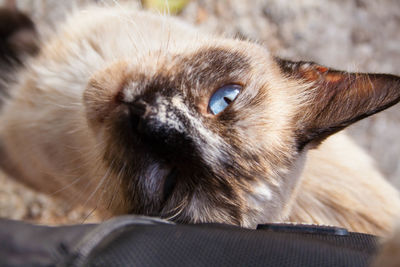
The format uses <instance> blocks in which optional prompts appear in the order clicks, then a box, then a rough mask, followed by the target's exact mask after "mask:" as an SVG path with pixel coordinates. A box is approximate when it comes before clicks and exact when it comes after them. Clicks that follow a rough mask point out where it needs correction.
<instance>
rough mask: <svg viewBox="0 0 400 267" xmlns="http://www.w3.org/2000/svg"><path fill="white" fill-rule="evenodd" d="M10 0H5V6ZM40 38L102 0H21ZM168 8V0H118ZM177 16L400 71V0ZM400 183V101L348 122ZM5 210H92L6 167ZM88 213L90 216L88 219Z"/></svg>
mask: <svg viewBox="0 0 400 267" xmlns="http://www.w3.org/2000/svg"><path fill="white" fill-rule="evenodd" d="M5 2H7V0H0V6H1V5H3V4H5ZM16 2H17V5H18V8H19V9H20V10H22V11H24V12H26V13H27V14H29V15H30V16H31V17H32V18H33V20H34V22H35V23H36V24H37V28H38V30H39V32H40V35H41V36H42V38H47V36H49V34H50V33H51V31H52V29H54V28H55V26H56V25H57V24H58V23H59V22H61V21H62V20H63V19H64V18H65V16H66V15H67V14H68V12H70V11H71V10H72V9H73V8H74V7H83V6H85V5H87V4H90V3H103V4H112V3H113V2H116V1H111V0H110V1H107V0H104V1H96V0H70V1H59V0H20V1H18V0H17V1H16ZM118 2H120V3H122V2H133V3H136V4H137V6H138V7H139V8H142V6H144V7H145V8H149V9H158V10H162V8H163V7H162V6H163V4H164V3H165V0H148V1H145V0H144V1H134V0H132V1H128V0H126V1H123V0H120V1H118ZM169 6H170V11H171V12H172V13H175V14H176V16H179V17H181V18H182V19H184V20H186V21H188V22H190V23H192V24H196V25H198V26H199V27H201V28H203V29H206V30H208V31H211V32H215V33H220V34H226V35H228V36H236V37H240V38H245V39H250V40H255V41H257V42H259V43H261V44H264V45H266V46H268V47H269V49H270V51H271V52H272V53H274V54H276V55H278V56H281V57H285V58H289V59H294V60H311V61H316V62H318V63H320V64H324V65H327V66H329V67H333V68H337V69H343V70H347V71H358V72H381V73H382V72H383V73H392V74H396V75H400V1H398V0H379V1H376V0H247V1H243V0H224V1H223V0H221V1H215V0H192V1H187V0H169ZM348 132H349V134H350V135H351V136H353V137H354V139H355V141H356V142H357V143H358V144H360V145H361V146H362V147H363V148H364V149H365V150H366V151H368V152H369V153H370V154H371V155H372V156H373V157H374V158H375V160H376V162H377V166H378V168H379V169H380V170H381V171H382V172H383V173H384V174H385V175H386V176H387V177H388V179H389V180H390V181H391V182H392V183H393V184H394V185H396V186H397V187H398V188H400V164H399V163H400V105H397V106H395V107H392V108H390V109H388V110H386V111H384V112H381V113H379V114H378V115H375V116H373V117H371V118H368V119H365V120H362V121H361V122H358V123H356V124H355V125H353V126H351V127H350V128H349V129H348ZM0 183H1V184H2V186H1V188H0V216H5V217H9V218H14V219H25V220H32V221H36V222H40V221H53V222H54V223H58V222H77V221H79V220H81V221H82V220H86V219H87V217H90V216H89V215H90V211H87V210H85V209H84V208H81V209H71V207H70V205H68V203H62V202H60V201H59V200H54V199H52V198H49V197H48V196H44V195H42V194H39V193H36V192H33V191H31V190H29V189H27V188H25V187H24V186H22V185H19V184H17V183H15V182H13V181H11V180H8V179H7V178H6V177H5V176H4V175H2V174H1V173H0ZM89 220H90V219H89Z"/></svg>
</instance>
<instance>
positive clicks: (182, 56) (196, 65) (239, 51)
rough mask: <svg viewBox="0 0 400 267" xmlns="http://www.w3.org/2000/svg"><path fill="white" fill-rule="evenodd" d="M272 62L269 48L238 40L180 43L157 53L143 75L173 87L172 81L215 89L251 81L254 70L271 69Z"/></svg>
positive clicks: (176, 83) (194, 87) (181, 84)
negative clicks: (187, 46) (183, 46)
mask: <svg viewBox="0 0 400 267" xmlns="http://www.w3.org/2000/svg"><path fill="white" fill-rule="evenodd" d="M270 61H271V60H270V58H269V54H268V52H267V50H266V49H263V48H260V47H257V46H252V47H250V45H249V44H248V43H245V42H239V41H238V42H234V41H231V40H228V41H225V42H223V41H219V42H214V43H213V42H211V43H201V44H200V45H199V44H196V45H193V47H191V48H190V49H182V47H180V46H177V47H176V48H175V49H170V50H168V51H156V52H154V61H148V62H146V63H144V64H150V66H149V69H150V71H147V72H145V73H144V74H145V75H144V76H143V77H145V78H146V80H147V82H149V83H153V84H154V83H170V84H169V85H166V84H165V85H164V86H173V85H172V84H171V82H173V83H175V87H177V86H179V87H182V86H186V87H190V89H191V90H194V89H200V87H201V89H209V90H215V89H216V88H218V87H221V86H223V85H225V84H230V83H236V84H246V83H248V82H249V80H251V79H253V78H255V75H256V73H255V70H256V69H257V68H258V67H259V66H260V65H266V67H265V68H268V65H269V64H271V63H270ZM153 62H156V64H154V63H153ZM139 64H141V63H140V62H139ZM141 68H143V66H141ZM160 85H161V86H162V84H160ZM178 89H179V88H178Z"/></svg>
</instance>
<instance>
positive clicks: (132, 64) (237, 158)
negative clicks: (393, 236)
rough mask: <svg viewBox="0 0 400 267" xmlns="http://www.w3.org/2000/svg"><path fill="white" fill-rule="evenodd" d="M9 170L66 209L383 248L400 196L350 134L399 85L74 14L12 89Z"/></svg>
mask: <svg viewBox="0 0 400 267" xmlns="http://www.w3.org/2000/svg"><path fill="white" fill-rule="evenodd" d="M7 90H8V91H9V95H10V97H8V98H7V99H6V100H5V102H4V104H3V107H2V110H1V113H0V142H1V143H0V165H1V167H2V168H3V170H4V171H5V172H7V173H8V174H9V175H10V176H12V177H14V178H15V179H18V180H19V181H22V182H24V183H25V184H27V185H30V186H31V187H33V188H36V189H38V190H40V191H43V192H47V193H50V194H51V193H54V192H58V194H59V195H60V197H62V198H63V199H64V200H65V201H68V202H71V203H77V204H83V205H86V206H89V207H93V208H97V210H100V211H102V212H103V213H104V218H106V217H108V216H110V215H111V216H112V215H119V214H126V213H132V214H144V215H150V216H159V217H162V218H166V219H169V220H172V221H176V222H181V223H198V222H220V223H228V224H234V225H240V226H243V227H255V226H256V225H257V224H260V223H267V222H284V221H293V222H301V223H316V224H329V225H338V226H343V227H346V228H349V229H350V230H352V231H358V232H368V233H373V234H378V235H384V234H387V233H388V232H390V230H391V228H392V222H393V220H394V219H395V217H396V215H397V213H398V211H399V208H400V199H399V195H398V192H397V191H396V190H395V189H394V188H393V187H392V186H391V185H390V184H389V183H388V182H387V181H386V180H385V179H384V177H383V176H382V175H381V173H380V172H379V171H378V170H377V169H376V168H375V166H374V163H373V162H372V160H371V159H370V157H369V156H368V155H367V154H366V153H364V151H362V150H361V149H360V148H359V147H358V146H356V145H355V143H353V141H352V140H351V139H349V138H348V137H347V136H346V135H345V134H343V133H339V131H341V130H342V129H344V128H345V127H347V126H348V125H350V124H352V123H354V122H356V121H358V120H360V119H363V118H365V117H367V116H370V115H372V114H374V113H377V112H379V111H382V110H384V109H386V108H388V107H390V106H392V105H394V104H396V103H397V102H399V101H400V78H399V77H396V76H393V75H388V74H366V73H348V72H343V71H338V70H333V69H330V68H328V67H324V66H321V65H318V64H316V63H312V62H292V61H290V60H284V59H279V58H276V57H274V56H272V55H271V54H270V53H269V52H268V50H267V49H266V48H265V47H263V46H260V45H258V44H256V43H252V42H249V41H243V40H237V39H231V38H225V37H220V36H214V35H212V34H209V33H205V32H201V31H199V30H197V29H196V28H194V27H192V26H190V25H187V24H185V23H183V22H181V21H179V20H178V19H175V18H171V17H165V16H160V15H157V14H153V13H148V12H144V11H138V10H136V9H131V8H129V7H128V6H122V7H121V6H115V7H95V6H94V7H90V8H88V9H85V10H84V11H80V12H75V13H74V14H73V15H71V16H70V17H69V18H68V19H67V21H66V22H65V23H64V24H62V25H61V26H59V27H58V30H57V32H56V33H54V36H52V38H50V39H49V40H48V41H46V42H43V43H41V44H40V52H39V53H38V55H36V56H34V57H32V58H31V59H29V60H27V61H26V63H25V67H24V68H23V69H21V70H20V71H19V72H18V73H17V74H16V77H15V82H14V83H11V84H9V85H8V87H7Z"/></svg>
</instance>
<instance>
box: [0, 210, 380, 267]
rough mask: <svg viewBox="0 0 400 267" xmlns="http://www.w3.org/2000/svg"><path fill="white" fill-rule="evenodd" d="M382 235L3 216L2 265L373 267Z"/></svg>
mask: <svg viewBox="0 0 400 267" xmlns="http://www.w3.org/2000/svg"><path fill="white" fill-rule="evenodd" d="M376 246H377V238H376V237H374V236H371V235H367V234H360V233H352V232H346V231H345V230H343V229H342V228H331V227H319V226H304V225H290V226H288V225H281V224H269V225H264V226H260V229H258V230H250V229H243V228H239V227H234V226H227V225H221V224H198V225H175V224H171V223H169V222H166V221H163V220H160V219H154V218H146V217H137V216H123V217H119V218H115V219H112V220H110V221H107V222H105V223H102V224H99V225H76V226H64V227H46V226H35V225H30V224H26V223H21V222H15V221H9V220H0V266H368V264H369V262H370V261H371V259H372V257H373V255H374V253H375V250H376Z"/></svg>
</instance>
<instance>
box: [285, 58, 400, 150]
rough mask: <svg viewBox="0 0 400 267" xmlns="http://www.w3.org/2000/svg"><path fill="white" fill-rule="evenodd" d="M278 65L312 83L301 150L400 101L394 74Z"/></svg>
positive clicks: (301, 121) (301, 125) (307, 64)
mask: <svg viewBox="0 0 400 267" xmlns="http://www.w3.org/2000/svg"><path fill="white" fill-rule="evenodd" d="M277 62H278V64H279V66H280V68H281V70H282V71H283V72H284V74H285V75H287V76H288V78H292V79H299V80H302V81H304V82H306V83H308V84H310V87H309V90H310V91H309V93H308V95H309V96H310V99H309V102H308V103H307V104H306V105H305V107H304V109H303V111H304V112H301V113H302V114H300V115H299V120H298V122H299V125H298V127H297V129H298V130H297V131H298V132H297V138H298V144H299V148H302V147H304V146H305V145H306V144H308V143H310V142H316V143H319V142H320V141H321V140H323V139H325V138H326V137H328V136H329V135H331V134H333V133H335V132H337V131H340V130H342V129H343V128H345V127H347V126H348V125H350V124H352V123H354V122H356V121H358V120H361V119H363V118H365V117H368V116H370V115H372V114H375V113H377V112H379V111H382V110H384V109H386V108H388V107H390V106H392V105H394V104H396V103H397V102H399V101H400V77H397V76H394V75H388V74H368V73H349V72H344V71H337V70H333V69H329V68H327V67H324V66H321V65H318V64H315V63H312V62H292V61H288V60H283V59H277Z"/></svg>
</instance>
